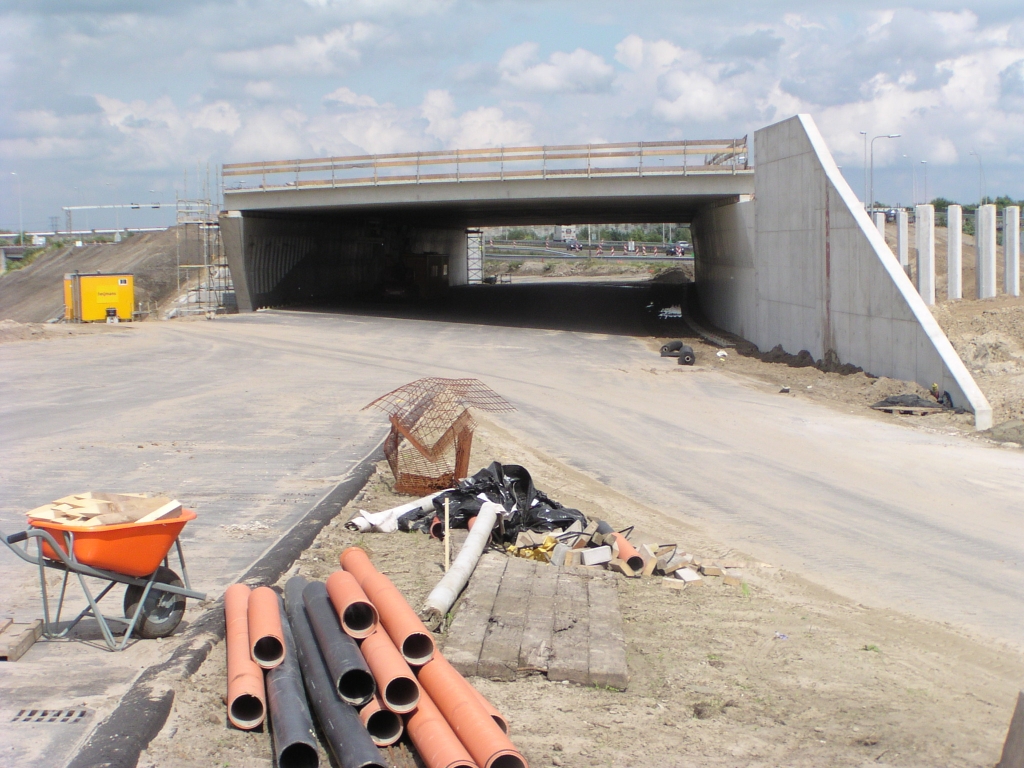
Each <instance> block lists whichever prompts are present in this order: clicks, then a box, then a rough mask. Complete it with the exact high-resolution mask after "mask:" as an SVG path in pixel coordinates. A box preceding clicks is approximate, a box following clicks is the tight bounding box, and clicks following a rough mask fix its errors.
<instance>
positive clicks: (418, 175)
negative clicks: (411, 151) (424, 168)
mask: <svg viewBox="0 0 1024 768" xmlns="http://www.w3.org/2000/svg"><path fill="white" fill-rule="evenodd" d="M416 183H417V184H419V183H420V153H419V152H417V153H416Z"/></svg>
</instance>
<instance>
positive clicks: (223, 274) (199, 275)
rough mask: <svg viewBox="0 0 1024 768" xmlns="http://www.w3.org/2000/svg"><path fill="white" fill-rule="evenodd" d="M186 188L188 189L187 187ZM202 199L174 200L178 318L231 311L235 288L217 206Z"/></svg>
mask: <svg viewBox="0 0 1024 768" xmlns="http://www.w3.org/2000/svg"><path fill="white" fill-rule="evenodd" d="M186 189H187V187H186ZM203 192H204V194H203V196H202V197H199V198H189V197H187V196H181V197H178V198H177V207H176V214H177V217H176V223H177V227H176V230H175V231H176V234H177V238H176V243H177V265H178V303H177V306H176V307H175V309H174V310H172V311H173V312H175V313H176V314H178V315H190V314H207V313H224V312H234V311H236V309H237V304H236V303H235V293H234V286H233V284H232V282H231V272H230V270H229V269H228V264H227V260H226V259H225V257H224V249H223V247H222V245H221V239H220V223H219V220H218V217H217V211H218V206H217V204H216V203H215V202H214V201H212V200H211V199H210V195H209V182H208V181H207V183H206V184H205V185H204V188H203Z"/></svg>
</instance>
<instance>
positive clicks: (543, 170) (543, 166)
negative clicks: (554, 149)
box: [540, 146, 548, 181]
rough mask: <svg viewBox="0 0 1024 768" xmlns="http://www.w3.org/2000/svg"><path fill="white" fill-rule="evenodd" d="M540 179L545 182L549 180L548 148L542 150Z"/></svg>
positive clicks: (544, 147)
mask: <svg viewBox="0 0 1024 768" xmlns="http://www.w3.org/2000/svg"><path fill="white" fill-rule="evenodd" d="M540 177H541V179H544V180H545V181H546V180H547V178H548V148H547V147H546V146H543V147H541V148H540Z"/></svg>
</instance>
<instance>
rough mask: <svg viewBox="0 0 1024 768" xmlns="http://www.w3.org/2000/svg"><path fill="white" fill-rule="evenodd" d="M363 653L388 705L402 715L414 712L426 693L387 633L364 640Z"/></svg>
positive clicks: (361, 648) (374, 634)
mask: <svg viewBox="0 0 1024 768" xmlns="http://www.w3.org/2000/svg"><path fill="white" fill-rule="evenodd" d="M359 650H360V651H361V652H362V654H363V658H364V659H366V666H368V667H369V668H370V672H372V673H373V679H374V680H376V681H377V691H378V692H379V693H380V697H381V699H382V700H383V701H384V706H385V707H387V708H388V709H390V710H391V711H392V712H396V713H398V714H400V715H404V714H405V713H407V712H411V711H412V710H414V709H415V708H416V706H417V703H418V702H419V700H420V696H421V693H422V692H421V691H420V687H419V685H418V684H417V682H416V676H415V675H414V674H413V673H412V670H411V669H409V665H408V664H406V663H405V659H403V658H402V654H400V653H399V652H398V649H397V648H395V644H394V643H392V642H391V638H390V637H388V635H387V633H386V632H379V631H378V632H374V633H373V634H372V635H370V636H369V637H367V638H366V639H365V640H363V642H362V643H361V644H360V646H359Z"/></svg>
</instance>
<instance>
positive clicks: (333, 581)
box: [327, 571, 380, 640]
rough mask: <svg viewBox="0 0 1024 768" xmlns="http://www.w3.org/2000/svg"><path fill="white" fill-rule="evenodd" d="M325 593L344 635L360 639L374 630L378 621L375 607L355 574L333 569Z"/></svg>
mask: <svg viewBox="0 0 1024 768" xmlns="http://www.w3.org/2000/svg"><path fill="white" fill-rule="evenodd" d="M327 594H328V595H329V596H330V598H331V604H332V605H333V606H334V610H336V611H337V612H338V619H339V620H340V621H341V628H342V629H343V630H345V634H346V635H348V636H349V637H354V638H356V639H357V640H362V639H363V638H364V637H368V636H369V635H372V634H373V633H374V632H375V631H376V629H377V624H378V622H379V621H380V618H379V617H378V616H377V609H376V608H374V607H373V603H371V602H370V598H368V597H367V596H366V593H365V592H363V588H362V587H360V586H359V582H358V581H356V577H355V576H353V575H352V574H351V573H348V572H347V571H335V572H334V573H332V574H331V575H330V576H328V577H327Z"/></svg>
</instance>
